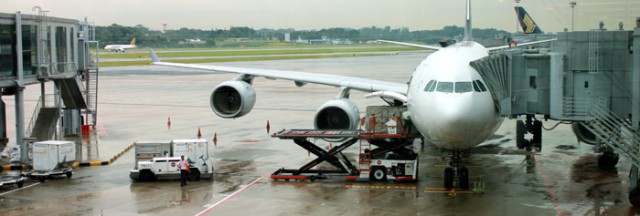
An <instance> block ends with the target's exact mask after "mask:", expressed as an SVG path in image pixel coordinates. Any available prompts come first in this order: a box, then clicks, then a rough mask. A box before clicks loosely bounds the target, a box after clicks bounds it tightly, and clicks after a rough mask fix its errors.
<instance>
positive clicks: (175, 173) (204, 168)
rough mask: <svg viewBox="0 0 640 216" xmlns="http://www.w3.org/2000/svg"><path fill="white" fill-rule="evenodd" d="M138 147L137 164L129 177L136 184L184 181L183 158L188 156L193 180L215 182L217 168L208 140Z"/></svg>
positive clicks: (190, 177) (147, 143) (178, 140)
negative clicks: (182, 177) (211, 180)
mask: <svg viewBox="0 0 640 216" xmlns="http://www.w3.org/2000/svg"><path fill="white" fill-rule="evenodd" d="M135 147H136V164H135V165H134V169H132V170H131V172H129V177H130V178H131V179H133V180H141V181H152V180H156V179H180V169H179V167H178V163H179V162H180V156H184V157H185V159H187V160H188V162H189V167H190V172H189V180H191V181H195V180H200V178H208V179H211V178H213V171H214V168H213V163H212V161H211V160H210V158H209V146H208V143H207V140H204V139H175V140H172V141H171V142H169V144H168V145H167V143H166V142H140V143H136V144H135ZM157 154H164V155H163V156H158V155H157ZM150 156H151V157H150Z"/></svg>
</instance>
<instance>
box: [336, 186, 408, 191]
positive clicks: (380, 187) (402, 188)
mask: <svg viewBox="0 0 640 216" xmlns="http://www.w3.org/2000/svg"><path fill="white" fill-rule="evenodd" d="M344 187H345V188H363V189H387V190H415V189H417V188H418V187H416V186H401V185H345V186H344Z"/></svg>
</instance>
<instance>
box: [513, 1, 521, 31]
mask: <svg viewBox="0 0 640 216" xmlns="http://www.w3.org/2000/svg"><path fill="white" fill-rule="evenodd" d="M514 1H515V2H516V7H517V6H520V1H521V0H514ZM519 19H520V12H518V10H517V9H516V34H517V33H518V32H519V30H518V29H519V28H518V26H520V23H518V22H519V21H518V20H519Z"/></svg>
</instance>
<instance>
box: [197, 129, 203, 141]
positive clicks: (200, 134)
mask: <svg viewBox="0 0 640 216" xmlns="http://www.w3.org/2000/svg"><path fill="white" fill-rule="evenodd" d="M200 137H202V133H201V132H200V128H198V139H200Z"/></svg>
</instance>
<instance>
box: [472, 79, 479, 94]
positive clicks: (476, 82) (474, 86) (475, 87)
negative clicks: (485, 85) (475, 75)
mask: <svg viewBox="0 0 640 216" xmlns="http://www.w3.org/2000/svg"><path fill="white" fill-rule="evenodd" d="M473 90H474V91H476V92H480V87H478V80H474V81H473Z"/></svg>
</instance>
